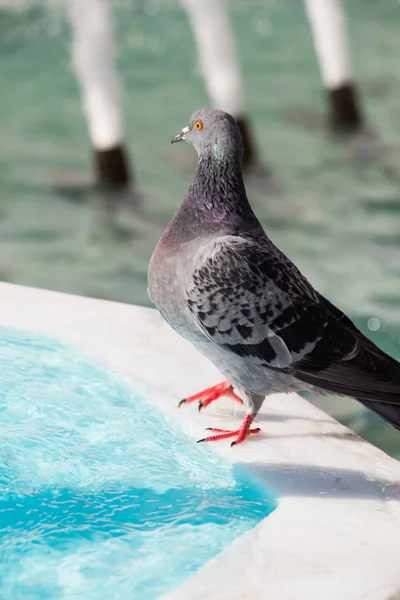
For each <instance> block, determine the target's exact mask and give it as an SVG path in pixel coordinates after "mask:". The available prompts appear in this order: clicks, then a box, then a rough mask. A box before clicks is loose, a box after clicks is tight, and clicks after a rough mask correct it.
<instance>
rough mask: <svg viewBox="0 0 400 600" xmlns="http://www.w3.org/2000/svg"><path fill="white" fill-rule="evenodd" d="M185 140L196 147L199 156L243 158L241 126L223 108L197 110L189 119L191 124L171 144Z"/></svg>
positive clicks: (219, 158) (226, 158) (229, 158)
mask: <svg viewBox="0 0 400 600" xmlns="http://www.w3.org/2000/svg"><path fill="white" fill-rule="evenodd" d="M183 140H184V141H185V142H188V143H189V144H191V145H192V146H193V147H194V148H195V150H196V151H197V154H198V155H199V157H201V156H203V155H205V154H207V155H210V154H211V155H212V156H214V157H215V158H216V159H217V160H221V161H226V160H232V159H234V160H239V161H241V159H242V153H243V143H242V138H241V135H240V132H239V128H238V126H237V125H236V121H235V119H234V118H233V117H231V115H228V113H226V112H224V111H223V110H218V109H216V108H201V109H200V110H196V112H194V113H193V114H192V116H191V117H190V119H189V125H188V126H187V127H184V128H183V129H182V131H181V132H180V133H178V135H176V136H175V137H174V138H173V139H172V140H171V144H174V143H175V142H181V141H183Z"/></svg>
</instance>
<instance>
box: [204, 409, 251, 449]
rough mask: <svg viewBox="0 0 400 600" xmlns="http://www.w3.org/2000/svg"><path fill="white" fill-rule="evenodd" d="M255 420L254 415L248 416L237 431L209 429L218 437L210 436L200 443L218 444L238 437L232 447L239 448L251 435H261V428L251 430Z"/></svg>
mask: <svg viewBox="0 0 400 600" xmlns="http://www.w3.org/2000/svg"><path fill="white" fill-rule="evenodd" d="M253 419H254V417H253V415H246V416H245V418H244V420H243V423H242V424H241V426H240V427H239V429H236V430H231V429H218V428H217V427H208V431H213V432H214V433H216V434H217V435H209V436H207V437H205V438H203V439H201V440H198V443H199V442H218V441H219V440H226V439H227V438H230V437H235V436H237V437H236V440H234V441H233V442H232V443H231V446H237V445H238V444H241V443H242V442H244V440H245V439H247V438H248V437H249V435H250V434H253V433H260V431H261V429H260V428H259V427H255V428H254V429H250V425H251V423H252V421H253Z"/></svg>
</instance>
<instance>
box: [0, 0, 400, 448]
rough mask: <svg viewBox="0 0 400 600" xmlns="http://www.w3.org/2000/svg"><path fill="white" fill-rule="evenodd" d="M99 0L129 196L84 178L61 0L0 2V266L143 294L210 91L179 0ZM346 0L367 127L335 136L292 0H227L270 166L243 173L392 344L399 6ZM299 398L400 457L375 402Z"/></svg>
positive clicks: (293, 241)
mask: <svg viewBox="0 0 400 600" xmlns="http://www.w3.org/2000/svg"><path fill="white" fill-rule="evenodd" d="M2 2H4V0H1V2H0V5H1V4H2ZM111 4H112V7H113V13H114V21H115V39H116V45H117V50H118V69H119V73H120V75H121V78H122V81H123V85H124V93H123V110H124V115H125V139H126V141H127V145H128V149H129V154H130V157H131V160H132V164H133V169H134V173H135V184H136V186H137V190H138V193H137V194H136V196H135V197H134V196H133V194H130V193H125V194H121V195H119V196H117V195H113V196H112V197H110V195H107V197H106V196H105V195H104V193H103V192H102V191H101V190H99V189H96V188H95V187H93V186H91V185H90V180H91V177H92V175H91V173H92V163H91V152H92V151H91V145H90V142H89V138H88V135H87V130H86V125H85V121H84V118H83V115H82V109H81V105H80V96H79V92H78V85H77V82H76V79H75V76H74V74H73V73H72V70H71V66H70V51H69V45H70V36H71V34H70V29H69V27H68V25H67V23H65V21H64V20H63V15H62V12H61V11H60V10H59V9H58V8H55V9H54V8H53V9H51V10H50V9H49V8H48V7H44V6H40V5H34V4H33V3H31V2H28V3H26V2H25V3H23V8H22V9H21V10H15V8H16V5H15V3H14V10H12V11H11V10H10V9H9V8H7V6H3V7H2V8H1V9H0V72H1V80H0V87H1V93H0V107H1V110H0V135H1V150H0V279H1V280H3V281H9V282H14V283H19V284H24V285H31V286H36V287H43V288H49V289H55V290H60V291H63V292H70V293H75V294H81V295H87V296H94V297H99V298H106V299H111V300H121V301H124V302H132V303H138V304H143V305H149V304H150V302H149V299H148V297H147V293H146V278H147V266H148V260H149V257H150V255H151V253H152V251H153V248H154V246H155V244H156V242H157V241H158V239H159V237H160V235H161V233H162V231H163V229H164V228H165V225H166V224H167V222H168V220H169V219H170V217H171V216H172V214H173V212H174V211H175V209H176V208H177V206H178V203H179V201H180V200H181V198H182V197H183V195H184V193H185V191H186V189H187V186H188V184H189V182H190V179H191V177H192V174H193V168H194V164H195V157H194V151H193V150H192V149H191V148H189V147H187V146H182V147H171V146H170V144H169V142H170V139H171V138H172V136H173V135H175V134H176V133H177V132H178V131H179V130H180V129H181V128H182V127H183V126H185V125H186V124H187V120H188V117H189V115H190V114H191V113H192V112H193V110H194V109H196V108H199V107H201V106H207V105H209V104H210V101H209V100H208V97H207V96H206V93H205V89H204V85H203V81H202V79H201V77H200V75H199V72H198V69H197V67H196V56H195V47H194V42H193V38H192V33H191V31H190V29H189V27H188V23H187V18H186V15H185V13H184V11H183V9H182V7H181V5H180V4H179V3H178V2H177V1H174V0H164V1H162V0H119V1H118V2H117V1H114V2H111ZM345 4H346V12H347V16H348V19H349V31H350V39H351V47H352V58H353V63H354V74H355V78H356V80H357V82H358V84H359V87H360V93H361V98H362V101H363V106H364V108H365V112H366V117H367V121H368V124H369V126H370V129H371V131H372V135H371V138H367V137H365V136H364V137H362V136H361V137H360V138H353V139H352V140H349V141H338V140H336V139H334V138H332V137H331V136H329V135H328V133H327V130H326V128H325V125H324V113H325V111H326V100H325V96H324V91H323V88H322V84H321V80H320V75H319V72H318V68H317V64H316V58H315V53H314V50H313V46H312V39H311V36H310V32H309V25H308V23H307V20H306V16H305V14H304V7H303V4H302V3H301V2H296V3H294V2H292V1H291V0H232V11H231V13H232V23H233V27H234V31H235V35H236V36H237V43H238V51H239V56H240V59H241V63H242V66H243V70H244V81H245V90H246V107H247V112H248V114H249V115H250V117H251V119H252V123H253V127H254V131H255V136H256V139H257V144H258V147H259V150H260V155H261V156H262V159H263V161H264V162H265V163H266V164H268V167H269V168H270V170H271V172H272V178H271V179H269V180H268V181H266V180H265V179H263V178H260V177H257V176H254V175H253V176H248V177H247V181H246V184H247V188H248V194H249V197H250V200H251V202H252V204H253V206H254V208H255V210H256V212H257V214H258V215H259V217H260V218H261V220H262V223H263V224H264V226H265V228H266V230H267V232H268V234H269V235H270V237H271V238H272V240H273V241H274V242H275V243H276V244H277V245H278V246H279V247H280V248H281V249H282V250H283V251H284V252H285V253H286V254H288V255H289V256H290V257H291V258H292V259H293V260H294V261H295V263H296V264H297V265H298V266H299V267H300V268H301V269H302V271H303V272H304V274H305V275H306V276H307V277H308V278H309V279H310V281H311V282H312V283H313V285H314V286H315V287H317V288H318V289H319V290H320V291H321V292H322V293H323V294H325V295H327V296H328V297H329V299H330V300H332V301H333V302H335V303H336V304H337V305H338V306H340V307H341V308H342V309H344V310H345V311H347V312H348V314H349V315H350V316H351V317H352V318H353V319H355V321H356V323H357V325H358V326H359V327H360V328H361V329H362V330H363V331H364V332H366V333H368V335H370V337H372V338H373V339H374V341H376V342H377V343H378V344H379V345H380V346H381V347H382V348H383V349H384V350H386V351H387V352H389V353H390V354H392V355H393V356H396V357H397V358H398V359H400V346H399V341H400V103H399V98H400V72H399V68H398V64H399V57H400V36H399V27H400V4H399V3H398V1H397V0H380V2H373V1H372V0H348V1H347V2H346V3H345ZM138 196H139V197H140V201H139V202H138ZM313 401H314V402H316V403H317V404H318V405H319V406H322V407H323V408H324V409H325V410H328V412H330V413H331V414H333V415H334V416H336V417H337V418H339V419H340V420H342V421H343V422H344V423H346V424H347V425H349V426H350V427H351V428H353V429H354V430H355V431H357V432H358V433H359V434H360V435H362V436H363V437H366V438H367V439H369V440H370V441H372V442H373V443H374V444H376V445H378V446H379V447H381V448H383V449H384V450H385V451H387V452H389V453H391V454H393V455H394V456H397V457H399V458H400V437H399V434H398V432H396V431H395V430H394V429H392V428H391V427H390V426H389V425H387V424H385V423H384V422H383V421H381V420H380V419H379V418H378V417H376V416H375V415H373V414H372V413H369V412H367V411H366V410H364V409H363V408H362V407H361V406H359V405H358V404H356V403H355V402H352V401H349V400H347V399H337V398H336V399H334V398H319V399H313Z"/></svg>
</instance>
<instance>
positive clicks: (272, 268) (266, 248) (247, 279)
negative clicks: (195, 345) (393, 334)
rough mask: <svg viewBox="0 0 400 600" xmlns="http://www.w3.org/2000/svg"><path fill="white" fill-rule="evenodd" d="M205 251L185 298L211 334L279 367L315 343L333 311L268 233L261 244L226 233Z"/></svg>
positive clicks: (247, 355)
mask: <svg viewBox="0 0 400 600" xmlns="http://www.w3.org/2000/svg"><path fill="white" fill-rule="evenodd" d="M205 256H207V258H205V259H203V260H202V261H201V264H199V266H198V268H196V269H195V271H194V273H193V274H192V278H191V283H190V286H189V288H188V290H187V297H186V302H187V304H188V306H189V309H190V311H191V313H192V316H193V318H194V319H195V321H196V323H197V324H198V326H199V327H200V328H201V329H202V330H203V331H204V332H205V334H206V335H207V336H208V337H209V338H210V339H212V340H213V341H214V342H215V343H217V344H219V345H221V346H224V347H227V348H229V349H230V350H231V351H232V352H234V353H235V354H238V355H239V356H242V357H243V358H249V359H253V360H254V359H255V360H257V362H260V361H261V362H262V363H265V365H266V366H270V367H274V368H279V369H285V368H288V367H290V366H291V365H293V364H294V363H295V362H297V361H299V360H301V359H302V358H304V357H305V356H306V355H307V354H308V353H310V352H311V351H312V350H313V349H314V348H315V345H316V344H317V342H318V341H319V340H320V339H321V338H322V337H323V335H324V331H325V328H326V326H327V324H328V321H329V313H328V311H327V310H326V308H325V307H324V306H323V305H322V304H321V303H320V296H319V295H318V294H317V292H315V290H314V289H313V288H312V286H311V285H310V284H309V283H308V281H307V280H306V279H305V278H304V277H303V276H302V275H301V273H300V272H299V271H298V269H297V268H296V267H295V266H294V265H293V263H292V262H291V261H290V260H289V259H287V258H286V257H285V256H284V255H283V254H281V253H280V252H279V250H278V249H277V248H275V246H273V244H272V243H271V242H269V240H268V238H263V240H262V244H260V243H258V242H257V241H256V240H254V241H253V240H252V239H245V238H241V237H236V236H224V237H221V238H219V239H218V240H216V241H215V242H213V243H212V245H211V248H209V249H208V251H207V252H205ZM349 342H350V343H349ZM354 343H355V340H354V338H353V339H352V341H350V340H347V343H345V344H343V345H342V347H341V348H340V355H343V354H344V353H348V352H350V351H351V350H352V348H354ZM332 358H333V356H332Z"/></svg>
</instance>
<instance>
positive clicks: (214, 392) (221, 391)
mask: <svg viewBox="0 0 400 600" xmlns="http://www.w3.org/2000/svg"><path fill="white" fill-rule="evenodd" d="M221 396H228V397H229V398H232V400H234V401H235V402H238V403H239V404H243V400H242V399H241V398H239V396H238V395H237V394H235V392H234V391H233V385H232V384H231V383H229V381H223V382H222V383H217V385H213V386H212V387H209V388H207V389H206V390H203V391H202V392H199V393H198V394H194V395H193V396H188V397H187V398H184V399H183V400H181V401H180V402H179V404H178V406H179V407H181V406H182V404H190V403H191V402H196V400H198V401H199V411H201V409H202V408H206V407H207V406H208V405H209V404H211V402H214V400H218V398H221Z"/></svg>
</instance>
